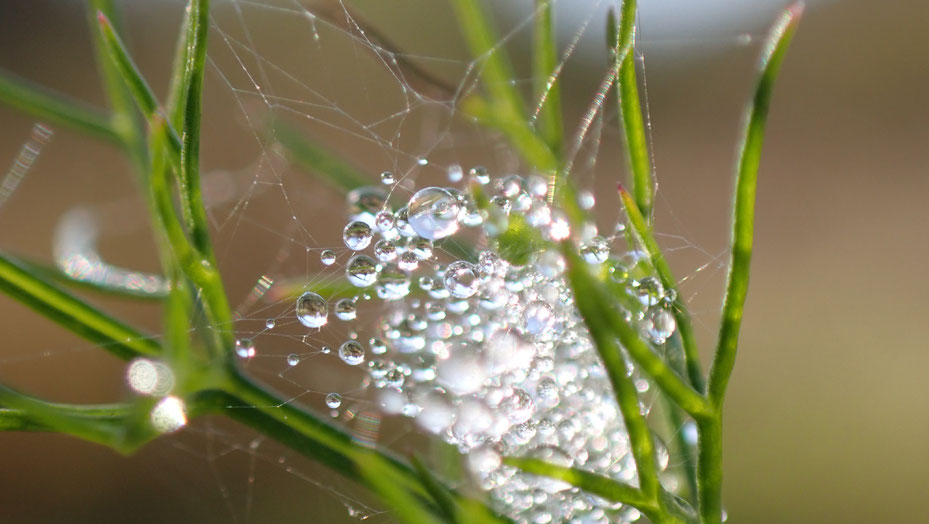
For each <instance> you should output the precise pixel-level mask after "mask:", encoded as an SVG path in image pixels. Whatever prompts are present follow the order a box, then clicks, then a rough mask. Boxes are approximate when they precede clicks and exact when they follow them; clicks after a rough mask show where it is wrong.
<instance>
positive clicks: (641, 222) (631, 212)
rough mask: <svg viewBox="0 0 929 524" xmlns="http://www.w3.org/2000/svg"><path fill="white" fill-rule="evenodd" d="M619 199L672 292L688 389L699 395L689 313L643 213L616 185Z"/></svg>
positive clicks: (702, 386) (700, 377)
mask: <svg viewBox="0 0 929 524" xmlns="http://www.w3.org/2000/svg"><path fill="white" fill-rule="evenodd" d="M619 197H620V200H621V201H622V204H623V208H624V209H625V211H626V216H627V217H628V218H629V224H630V225H631V226H632V230H633V233H635V235H636V238H637V239H638V240H639V243H640V244H641V245H642V247H644V248H645V252H646V253H648V257H649V260H650V261H651V263H652V265H653V266H654V267H655V271H656V272H657V273H658V278H659V279H660V280H661V285H662V286H664V288H665V289H666V290H673V291H674V295H675V296H674V303H673V304H672V312H673V313H674V320H675V321H676V323H677V330H678V333H679V334H680V337H681V347H682V348H683V351H684V362H685V365H686V367H687V376H688V378H689V379H690V384H691V386H693V387H694V389H696V390H697V391H698V392H700V393H702V392H703V391H704V390H705V388H706V386H705V383H704V378H703V369H702V367H701V365H700V353H699V351H698V349H697V339H696V337H695V336H694V328H693V322H692V321H691V320H690V313H689V312H688V311H687V305H686V304H684V301H683V299H681V293H680V290H679V289H678V288H677V281H676V280H675V279H674V275H673V274H672V273H671V267H670V266H668V261H667V260H666V259H665V257H664V253H662V252H661V248H660V247H658V242H656V241H655V236H654V235H653V234H652V229H651V226H649V225H648V222H647V221H646V220H645V217H644V216H643V215H642V212H641V211H640V210H639V207H638V205H637V204H636V203H635V201H634V200H633V198H632V196H631V195H630V194H629V192H628V191H626V190H625V188H623V187H622V186H619Z"/></svg>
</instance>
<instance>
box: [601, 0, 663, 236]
mask: <svg viewBox="0 0 929 524" xmlns="http://www.w3.org/2000/svg"><path fill="white" fill-rule="evenodd" d="M635 17H636V1H635V0H623V2H622V6H621V8H620V19H619V21H618V23H617V21H616V20H615V16H614V15H613V13H612V11H611V12H610V16H609V20H608V24H609V25H608V34H610V35H611V38H610V44H611V48H612V50H613V53H612V55H613V59H614V60H617V61H618V62H619V64H618V67H617V74H618V76H619V78H618V81H617V83H616V96H617V100H618V102H619V104H618V105H619V112H620V117H621V118H620V119H621V120H622V123H623V135H624V138H625V143H626V148H625V150H626V160H627V161H628V162H629V168H630V174H631V177H630V178H631V182H632V184H631V185H632V191H633V193H634V194H635V201H636V204H637V205H638V206H639V209H640V210H641V211H642V214H643V215H644V216H645V217H647V218H646V221H649V217H651V214H652V200H653V198H654V184H655V182H654V180H653V177H652V162H651V157H650V156H649V153H648V139H647V137H646V134H645V120H644V118H643V117H642V105H641V101H640V100H639V87H638V83H637V80H636V72H635V53H634V52H629V53H621V52H620V50H621V49H623V48H624V47H626V46H630V47H632V48H633V49H634V46H635ZM617 27H618V29H619V31H618V33H616V32H615V31H614V28H617Z"/></svg>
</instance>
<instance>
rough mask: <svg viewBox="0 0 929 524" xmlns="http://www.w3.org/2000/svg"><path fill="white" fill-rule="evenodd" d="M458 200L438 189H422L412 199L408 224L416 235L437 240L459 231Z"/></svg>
mask: <svg viewBox="0 0 929 524" xmlns="http://www.w3.org/2000/svg"><path fill="white" fill-rule="evenodd" d="M460 210H461V207H460V204H459V203H458V199H457V198H455V197H454V196H453V195H452V194H451V193H449V192H448V191H446V190H444V189H442V188H438V187H427V188H425V189H421V190H419V191H417V192H416V194H415V195H413V198H411V199H410V204H409V210H408V218H407V222H408V223H409V225H410V227H412V228H413V230H414V231H416V234H417V235H419V236H421V237H423V238H428V239H429V240H436V239H439V238H445V237H447V236H449V235H451V234H453V233H455V231H457V230H458V213H459V211H460Z"/></svg>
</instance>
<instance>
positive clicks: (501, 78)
mask: <svg viewBox="0 0 929 524" xmlns="http://www.w3.org/2000/svg"><path fill="white" fill-rule="evenodd" d="M452 7H454V9H455V13H456V15H457V18H458V23H459V26H460V27H461V32H462V33H463V35H464V37H465V40H466V41H467V43H468V48H469V49H470V50H471V56H473V57H474V58H475V59H478V60H481V65H482V66H483V69H482V71H481V81H482V83H483V84H484V87H485V88H486V89H487V93H488V94H489V95H490V100H491V103H492V105H493V106H494V107H495V109H496V110H497V111H499V112H500V113H501V115H500V116H501V118H502V119H507V120H512V121H514V122H520V123H522V124H524V125H525V124H526V123H527V122H528V120H527V118H526V109H525V106H524V104H523V100H522V97H521V96H520V94H519V90H518V89H517V88H516V85H515V84H514V83H513V79H515V78H516V77H515V75H514V74H513V67H512V66H511V65H510V61H509V60H508V59H507V57H506V53H505V52H504V50H503V47H502V46H500V45H499V42H500V39H499V38H497V35H496V32H495V31H494V29H493V22H492V21H491V20H490V14H488V13H487V11H486V10H485V9H484V8H482V7H481V5H480V2H479V0H453V1H452Z"/></svg>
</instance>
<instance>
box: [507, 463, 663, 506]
mask: <svg viewBox="0 0 929 524" xmlns="http://www.w3.org/2000/svg"><path fill="white" fill-rule="evenodd" d="M503 462H504V464H506V465H508V466H513V467H514V468H519V469H521V470H523V471H525V472H526V473H532V474H534V475H542V476H545V477H549V478H553V479H558V480H563V481H565V482H567V483H569V484H571V485H572V486H577V487H579V488H581V489H583V490H584V491H586V492H588V493H591V494H594V495H597V496H598V497H603V498H605V499H607V500H610V501H613V502H619V503H622V504H626V505H629V506H633V507H634V508H636V509H638V510H640V511H642V512H643V513H645V514H646V515H648V517H649V518H653V515H650V513H651V514H654V513H655V512H656V511H657V510H658V507H657V506H655V505H653V503H654V501H653V500H651V499H650V498H649V497H647V496H646V495H645V493H643V492H642V490H641V489H639V488H636V487H633V486H630V485H628V484H624V483H622V482H618V481H616V480H613V479H611V478H610V477H606V476H603V475H599V474H597V473H591V472H589V471H584V470H582V469H576V468H566V467H563V466H558V465H555V464H552V463H551V462H547V461H544V460H539V459H532V458H522V457H506V458H504V459H503Z"/></svg>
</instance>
